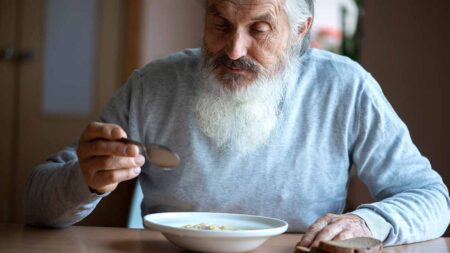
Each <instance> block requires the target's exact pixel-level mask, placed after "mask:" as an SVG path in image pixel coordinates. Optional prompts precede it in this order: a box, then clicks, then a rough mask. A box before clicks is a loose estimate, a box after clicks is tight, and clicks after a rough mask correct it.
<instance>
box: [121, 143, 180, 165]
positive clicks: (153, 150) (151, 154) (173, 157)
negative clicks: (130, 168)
mask: <svg viewBox="0 0 450 253" xmlns="http://www.w3.org/2000/svg"><path fill="white" fill-rule="evenodd" d="M119 141H120V142H122V143H125V144H133V145H136V146H138V147H139V149H141V150H142V153H143V154H144V156H145V158H146V159H147V160H148V161H150V162H151V163H152V164H154V165H156V166H158V167H160V168H162V169H172V168H175V167H177V166H178V165H180V162H181V160H180V157H179V156H178V154H177V153H176V152H174V151H172V150H171V149H170V148H168V147H166V146H162V145H159V144H154V143H150V144H149V145H144V144H143V143H142V142H139V141H135V140H131V139H127V138H122V139H120V140H119Z"/></svg>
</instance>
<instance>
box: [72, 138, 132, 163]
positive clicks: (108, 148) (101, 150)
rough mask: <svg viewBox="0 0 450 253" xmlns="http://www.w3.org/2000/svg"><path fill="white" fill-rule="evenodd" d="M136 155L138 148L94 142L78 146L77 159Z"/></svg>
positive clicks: (113, 142)
mask: <svg viewBox="0 0 450 253" xmlns="http://www.w3.org/2000/svg"><path fill="white" fill-rule="evenodd" d="M138 154H139V148H138V146H136V145H133V144H124V143H122V142H118V141H108V140H96V141H93V142H83V143H80V144H79V145H78V157H80V158H85V159H86V158H91V157H95V156H128V157H136V156H137V155H138Z"/></svg>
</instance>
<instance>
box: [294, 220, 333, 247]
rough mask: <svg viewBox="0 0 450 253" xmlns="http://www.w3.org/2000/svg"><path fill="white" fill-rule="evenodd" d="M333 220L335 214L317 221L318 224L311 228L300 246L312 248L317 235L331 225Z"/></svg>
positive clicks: (315, 223)
mask: <svg viewBox="0 0 450 253" xmlns="http://www.w3.org/2000/svg"><path fill="white" fill-rule="evenodd" d="M333 218H334V217H333V214H327V215H325V216H322V217H320V218H319V219H317V220H316V222H314V223H313V224H312V225H311V226H309V228H308V230H307V231H306V233H305V235H304V236H303V237H302V240H301V241H300V246H303V247H308V248H310V247H311V244H312V243H313V241H314V239H315V238H316V236H317V234H318V233H319V232H320V231H322V229H324V228H325V227H326V226H327V225H328V224H329V223H331V222H332V220H333Z"/></svg>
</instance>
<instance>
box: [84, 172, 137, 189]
mask: <svg viewBox="0 0 450 253" xmlns="http://www.w3.org/2000/svg"><path fill="white" fill-rule="evenodd" d="M140 173H141V168H139V167H137V168H130V169H118V170H102V171H98V172H97V173H95V179H94V180H93V183H92V186H91V187H92V188H93V189H95V191H96V192H99V193H104V192H110V191H112V190H114V189H115V188H116V187H117V184H118V183H120V182H123V181H126V180H130V179H133V178H135V177H137V176H138V175H139V174H140Z"/></svg>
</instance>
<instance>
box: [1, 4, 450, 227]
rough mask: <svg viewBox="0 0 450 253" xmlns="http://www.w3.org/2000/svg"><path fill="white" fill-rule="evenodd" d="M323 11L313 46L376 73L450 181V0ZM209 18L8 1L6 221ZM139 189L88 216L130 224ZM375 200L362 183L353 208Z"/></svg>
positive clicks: (197, 39)
mask: <svg viewBox="0 0 450 253" xmlns="http://www.w3.org/2000/svg"><path fill="white" fill-rule="evenodd" d="M315 11H316V18H315V23H314V27H313V37H314V40H313V42H312V46H313V47H317V48H323V49H326V50H330V51H333V52H336V53H339V54H343V55H346V56H349V57H351V58H352V59H354V60H356V61H359V62H360V63H361V64H362V65H363V66H364V67H365V68H366V69H367V70H368V71H369V72H371V73H372V75H373V76H374V77H375V78H376V79H377V80H378V81H379V83H380V85H381V87H382V88H383V91H384V93H385V95H386V97H387V98H388V100H389V101H390V102H391V104H392V105H393V107H394V108H395V110H396V111H397V113H398V114H399V115H400V117H401V118H402V119H403V120H404V121H405V123H406V124H407V126H408V127H409V130H410V133H411V135H412V138H413V141H414V142H415V144H416V145H417V146H418V147H419V149H420V150H421V152H422V153H423V155H424V156H426V157H428V158H429V159H430V161H431V163H432V165H433V168H434V169H435V170H437V171H438V172H439V173H440V174H441V175H442V177H443V178H444V181H445V183H446V185H447V186H448V185H450V144H449V143H450V131H449V129H450V88H449V86H450V73H449V72H450V47H449V45H450V33H449V32H448V25H449V24H450V15H449V13H450V1H448V0H429V1H411V0H395V1H392V0H376V1H375V0H366V1H364V2H363V1H362V0H316V10H315ZM203 19H204V9H203V1H202V0H64V1H62V0H0V88H1V92H0V132H1V133H2V138H1V141H0V222H11V223H21V222H23V195H24V186H25V184H26V180H27V177H28V175H29V173H30V171H31V169H32V168H33V167H34V166H36V165H37V164H39V163H41V162H43V161H44V159H45V158H46V157H48V156H49V155H50V154H52V153H55V152H56V151H58V150H60V149H61V148H63V147H64V146H66V145H68V144H70V143H71V142H73V141H74V140H75V138H76V137H77V136H78V135H79V134H80V133H81V131H82V130H83V128H84V127H85V125H86V124H87V123H88V122H90V121H92V120H95V119H97V115H98V113H99V111H100V110H101V108H102V107H103V106H104V105H105V103H106V102H107V101H108V99H109V98H110V97H111V96H112V95H113V93H114V91H115V90H116V89H117V88H118V87H120V85H122V84H123V83H124V82H125V81H126V79H127V77H128V76H129V75H130V73H131V72H132V71H133V70H134V69H136V68H139V67H142V66H143V65H145V64H146V63H148V62H149V61H151V60H153V59H156V58H158V57H161V56H164V55H166V54H168V53H171V52H175V51H177V50H180V49H183V48H188V47H199V46H201V44H202V28H203ZM134 193H135V182H134V181H130V182H126V183H122V184H120V185H119V187H118V189H117V190H116V191H114V192H113V193H112V194H111V195H110V196H108V197H107V198H105V199H104V200H102V202H101V203H100V204H99V206H98V207H97V208H96V209H95V211H94V212H93V213H92V214H91V215H90V216H89V217H88V218H86V219H85V220H83V221H82V222H81V223H80V224H81V225H95V226H122V227H125V226H127V225H129V217H130V212H134V211H133V209H136V201H134V202H133V201H132V200H133V196H135V194H134ZM368 201H371V198H370V196H369V194H368V192H367V190H366V189H365V187H364V185H362V184H361V183H360V182H359V181H358V180H356V179H353V180H352V181H351V187H350V193H349V198H348V205H347V208H348V209H349V210H351V209H354V208H355V207H356V206H358V205H359V204H361V203H364V202H368ZM133 203H134V204H133ZM446 235H447V236H450V234H449V231H448V230H447V234H446Z"/></svg>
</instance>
